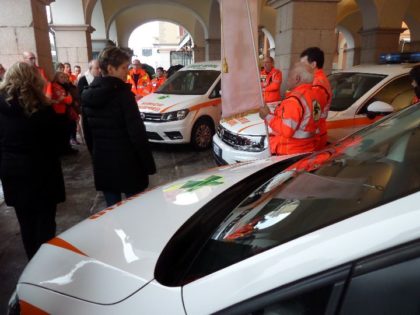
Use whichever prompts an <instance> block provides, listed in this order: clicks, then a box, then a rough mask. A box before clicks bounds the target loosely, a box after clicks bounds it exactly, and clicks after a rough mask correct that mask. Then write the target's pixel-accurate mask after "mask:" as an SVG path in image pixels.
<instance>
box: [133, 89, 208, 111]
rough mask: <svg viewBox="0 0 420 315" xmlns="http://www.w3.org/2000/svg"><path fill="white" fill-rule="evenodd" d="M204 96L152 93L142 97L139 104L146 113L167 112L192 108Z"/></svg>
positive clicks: (140, 108)
mask: <svg viewBox="0 0 420 315" xmlns="http://www.w3.org/2000/svg"><path fill="white" fill-rule="evenodd" d="M202 98H203V95H175V94H158V93H152V94H149V95H147V96H145V97H143V98H142V99H140V100H139V101H138V102H137V104H138V106H139V110H140V111H141V112H144V113H166V112H173V111H177V110H181V109H186V108H190V107H191V106H193V105H197V104H198V103H199V102H200V100H201V99H202Z"/></svg>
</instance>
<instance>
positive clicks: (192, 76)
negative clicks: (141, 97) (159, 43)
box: [155, 70, 220, 95]
mask: <svg viewBox="0 0 420 315" xmlns="http://www.w3.org/2000/svg"><path fill="white" fill-rule="evenodd" d="M219 75H220V71H216V70H186V71H182V70H181V71H178V72H176V73H175V74H174V75H172V76H171V77H170V78H169V79H168V80H167V81H166V82H165V83H164V84H163V85H162V86H161V87H160V88H159V89H158V90H157V91H156V92H155V93H160V94H178V95H203V94H205V93H206V92H207V91H208V90H209V88H210V87H211V86H212V85H213V83H214V81H215V80H216V79H217V78H218V77H219Z"/></svg>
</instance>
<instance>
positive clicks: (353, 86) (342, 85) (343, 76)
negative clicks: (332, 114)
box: [328, 72, 386, 111]
mask: <svg viewBox="0 0 420 315" xmlns="http://www.w3.org/2000/svg"><path fill="white" fill-rule="evenodd" d="M385 77H386V76H385V75H380V74H370V73H358V72H340V73H334V74H331V75H329V76H328V79H329V81H330V83H331V89H332V91H333V96H332V99H331V107H330V110H332V111H343V110H346V109H347V108H349V107H350V106H351V105H352V104H353V103H354V102H355V101H357V100H358V99H359V98H360V97H361V96H363V95H364V94H365V93H366V92H367V91H369V90H370V89H371V88H372V87H374V86H375V85H376V84H378V83H379V82H380V81H381V80H383V79H384V78H385Z"/></svg>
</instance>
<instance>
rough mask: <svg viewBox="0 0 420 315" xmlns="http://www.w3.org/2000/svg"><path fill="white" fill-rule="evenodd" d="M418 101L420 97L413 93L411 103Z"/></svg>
mask: <svg viewBox="0 0 420 315" xmlns="http://www.w3.org/2000/svg"><path fill="white" fill-rule="evenodd" d="M418 102H420V98H419V97H417V95H414V96H413V99H412V100H411V104H417V103H418Z"/></svg>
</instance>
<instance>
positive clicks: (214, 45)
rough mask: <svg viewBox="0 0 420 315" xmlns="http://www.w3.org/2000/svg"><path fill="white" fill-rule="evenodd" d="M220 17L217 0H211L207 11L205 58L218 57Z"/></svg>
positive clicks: (219, 48)
mask: <svg viewBox="0 0 420 315" xmlns="http://www.w3.org/2000/svg"><path fill="white" fill-rule="evenodd" d="M221 36H222V34H221V18H220V4H219V0H213V1H212V2H211V5H210V11H209V35H208V36H207V37H205V40H206V47H205V53H206V59H207V60H208V59H211V60H213V59H214V60H218V59H220V50H221Z"/></svg>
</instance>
